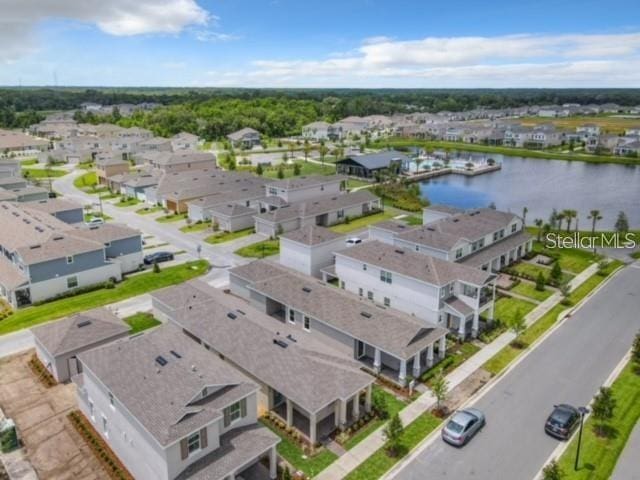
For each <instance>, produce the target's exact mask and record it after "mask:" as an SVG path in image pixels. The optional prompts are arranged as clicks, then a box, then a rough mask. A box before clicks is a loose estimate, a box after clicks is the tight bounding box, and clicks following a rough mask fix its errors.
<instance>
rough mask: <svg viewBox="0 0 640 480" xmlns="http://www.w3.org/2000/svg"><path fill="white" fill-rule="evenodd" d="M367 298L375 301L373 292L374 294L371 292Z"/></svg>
mask: <svg viewBox="0 0 640 480" xmlns="http://www.w3.org/2000/svg"><path fill="white" fill-rule="evenodd" d="M367 298H368V299H369V300H373V292H372V291H371V290H369V291H368V292H367Z"/></svg>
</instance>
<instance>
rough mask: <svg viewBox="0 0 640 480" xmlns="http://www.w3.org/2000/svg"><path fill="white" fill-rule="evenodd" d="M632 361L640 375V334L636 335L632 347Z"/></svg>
mask: <svg viewBox="0 0 640 480" xmlns="http://www.w3.org/2000/svg"><path fill="white" fill-rule="evenodd" d="M631 361H632V362H634V363H635V364H636V367H637V368H636V370H637V371H638V373H640V332H638V333H636V336H635V338H634V339H633V346H632V347H631Z"/></svg>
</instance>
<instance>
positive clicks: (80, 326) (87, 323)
mask: <svg viewBox="0 0 640 480" xmlns="http://www.w3.org/2000/svg"><path fill="white" fill-rule="evenodd" d="M89 325H91V320H83V321H82V322H79V323H78V328H82V327H87V326H89Z"/></svg>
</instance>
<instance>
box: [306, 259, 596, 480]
mask: <svg viewBox="0 0 640 480" xmlns="http://www.w3.org/2000/svg"><path fill="white" fill-rule="evenodd" d="M597 270H598V266H597V265H591V266H590V267H589V268H587V269H585V270H584V271H583V272H582V273H580V274H578V275H576V276H575V277H574V278H573V279H572V280H571V288H572V289H574V288H577V287H578V286H579V285H581V284H582V283H583V282H584V281H585V280H587V278H589V277H591V275H594V274H595V273H596V272H597ZM560 299H561V294H560V293H558V292H556V293H554V294H553V295H551V296H550V297H549V298H547V299H546V300H545V301H544V302H542V303H540V304H539V305H538V306H537V307H536V308H535V309H533V310H532V311H531V312H529V314H528V315H527V316H526V317H525V320H526V322H527V326H529V325H531V324H533V323H535V322H536V321H537V320H538V319H540V318H541V317H542V316H543V315H545V314H546V313H547V312H548V311H549V310H551V308H553V306H555V305H556V304H557V303H558V302H559V301H560ZM514 339H515V334H513V333H512V332H505V333H503V334H502V335H500V336H499V337H498V338H496V339H495V340H494V341H493V342H491V343H490V344H489V345H487V346H486V347H484V348H483V349H482V350H480V351H479V352H478V353H476V354H475V355H473V356H472V357H470V358H469V359H468V360H467V361H466V362H464V363H463V364H462V365H460V366H459V367H458V368H456V369H455V370H454V371H453V372H451V373H450V374H449V375H447V377H446V378H447V381H448V382H449V390H453V389H454V388H455V387H457V386H458V385H460V384H461V383H462V382H463V381H464V380H466V379H467V378H468V377H469V376H470V375H471V374H472V373H473V372H475V371H476V370H478V369H479V368H481V367H482V365H484V364H485V362H486V361H487V360H489V359H490V358H491V357H493V356H494V355H495V354H496V353H498V352H499V351H500V350H502V348H504V347H506V346H507V345H508V344H509V343H511V342H512V341H513V340H514ZM435 403H436V399H435V397H434V396H433V395H432V393H431V391H430V390H429V391H427V392H425V393H423V394H422V395H420V396H419V397H418V398H417V399H416V400H414V401H413V402H412V403H410V404H409V405H407V406H406V407H405V408H404V409H402V410H401V411H400V419H401V420H402V424H403V425H405V426H406V425H408V424H409V423H411V422H413V421H414V420H415V419H416V418H418V417H419V416H420V415H422V414H423V413H425V412H426V411H428V410H429V409H431V408H432V407H433V406H434V405H435ZM383 432H384V426H382V427H380V428H379V429H378V430H376V431H375V432H373V433H372V434H371V435H369V436H368V437H367V438H366V439H365V440H363V441H362V442H360V443H359V444H358V445H356V446H355V447H354V448H353V449H351V450H349V451H347V452H346V453H345V454H344V455H343V456H341V457H340V458H338V459H337V460H336V461H335V462H333V463H332V464H331V465H329V466H328V467H327V468H326V469H325V470H323V471H322V472H321V473H320V474H319V475H317V476H316V477H315V478H317V479H318V480H339V479H341V478H344V477H345V476H346V475H348V474H349V472H351V471H352V470H354V469H355V468H356V467H357V466H358V465H360V464H361V463H362V462H364V461H365V460H366V459H367V458H368V457H370V456H371V455H373V453H374V452H375V451H376V450H378V449H380V448H382V447H383V446H384V443H385V439H384V433H383Z"/></svg>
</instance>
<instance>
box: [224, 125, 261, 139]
mask: <svg viewBox="0 0 640 480" xmlns="http://www.w3.org/2000/svg"><path fill="white" fill-rule="evenodd" d="M250 134H251V135H254V134H258V135H260V132H258V131H257V130H254V129H253V128H248V127H247V128H242V129H240V130H238V131H236V132H233V133H230V134H229V135H227V138H229V139H231V140H241V139H242V138H243V137H244V136H245V135H250Z"/></svg>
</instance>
